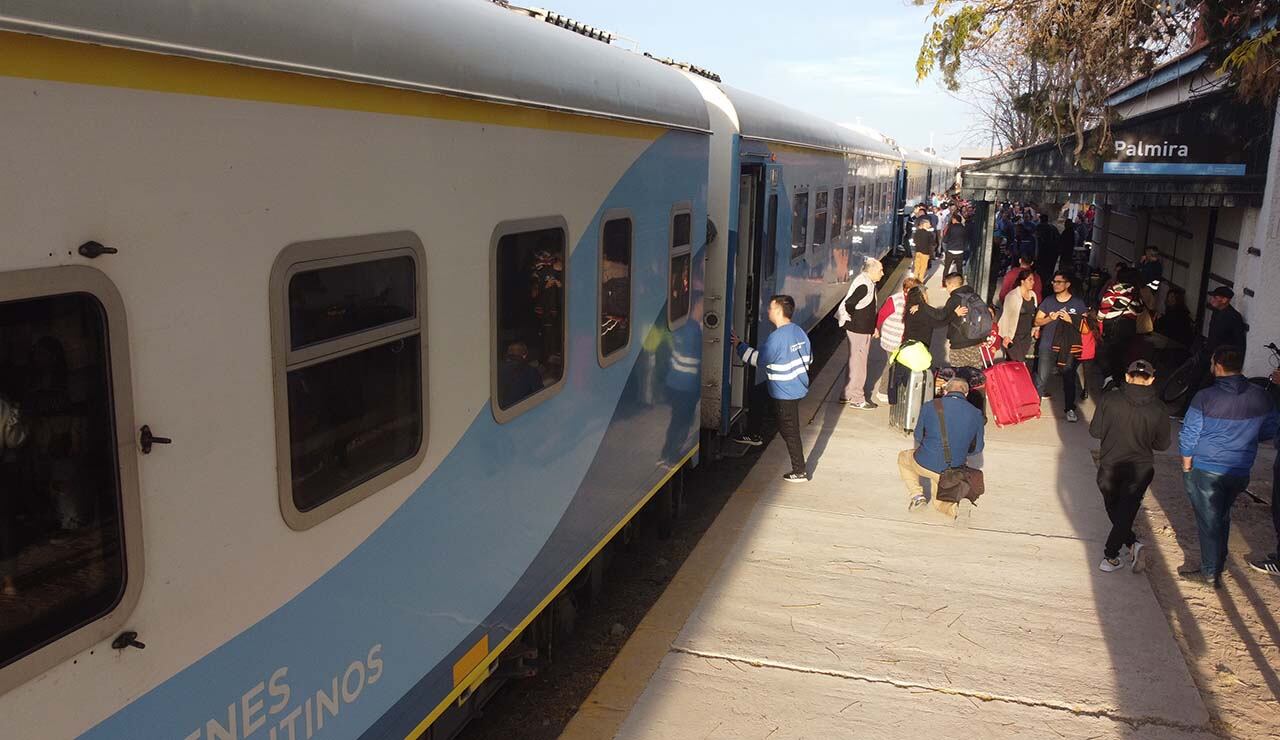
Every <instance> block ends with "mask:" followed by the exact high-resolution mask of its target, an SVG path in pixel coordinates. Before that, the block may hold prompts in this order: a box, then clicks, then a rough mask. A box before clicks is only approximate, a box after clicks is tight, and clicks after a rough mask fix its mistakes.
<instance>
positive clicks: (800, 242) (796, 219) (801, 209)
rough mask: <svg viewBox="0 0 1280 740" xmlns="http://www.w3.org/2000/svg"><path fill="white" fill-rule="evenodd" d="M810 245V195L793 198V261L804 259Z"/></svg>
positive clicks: (801, 194)
mask: <svg viewBox="0 0 1280 740" xmlns="http://www.w3.org/2000/svg"><path fill="white" fill-rule="evenodd" d="M808 243H809V194H808V193H796V194H795V195H793V196H792V197H791V259H796V258H798V257H803V256H804V253H805V251H807V246H806V245H808Z"/></svg>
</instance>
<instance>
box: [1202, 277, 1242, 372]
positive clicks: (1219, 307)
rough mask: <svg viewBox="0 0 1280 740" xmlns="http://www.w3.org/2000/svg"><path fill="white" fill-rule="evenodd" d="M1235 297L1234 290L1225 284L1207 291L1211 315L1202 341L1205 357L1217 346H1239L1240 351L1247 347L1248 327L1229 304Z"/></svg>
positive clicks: (1214, 350) (1209, 355)
mask: <svg viewBox="0 0 1280 740" xmlns="http://www.w3.org/2000/svg"><path fill="white" fill-rule="evenodd" d="M1235 297H1236V293H1235V291H1233V290H1232V289H1230V288H1228V287H1227V286H1225V285H1220V286H1218V287H1216V288H1214V289H1213V290H1211V291H1209V308H1210V309H1211V310H1212V311H1213V316H1212V317H1211V318H1210V319H1209V334H1208V336H1207V337H1206V338H1205V343H1204V351H1205V356H1206V357H1212V356H1213V353H1214V352H1216V351H1218V348H1219V347H1239V348H1240V349H1241V351H1244V350H1245V348H1247V347H1248V344H1247V339H1246V336H1247V335H1248V332H1249V327H1248V325H1246V324H1245V323H1244V317H1243V316H1241V315H1240V312H1239V311H1237V310H1236V308H1235V306H1232V305H1231V300H1232V299H1233V298H1235Z"/></svg>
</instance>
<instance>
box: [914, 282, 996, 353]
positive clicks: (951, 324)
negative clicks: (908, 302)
mask: <svg viewBox="0 0 1280 740" xmlns="http://www.w3.org/2000/svg"><path fill="white" fill-rule="evenodd" d="M972 292H974V290H973V286H972V285H961V286H960V287H959V288H956V289H955V290H953V291H951V297H950V298H947V303H946V305H944V306H943V307H942V308H934V307H933V306H931V305H929V304H927V303H926V304H923V305H921V306H920V313H923V314H927V315H928V316H929V318H931V319H932V320H933V321H935V322H936V323H939V324H944V323H945V324H946V325H947V341H948V342H950V343H951V349H967V348H969V347H976V346H978V345H979V344H982V343H983V342H985V341H987V338H986V337H983V338H981V339H969V338H968V337H966V336H965V335H964V334H963V333H961V331H960V327H961V324H962V322H961V320H960V317H959V316H956V309H957V308H958V307H959V306H960V304H961V302H963V301H964V296H965V294H966V293H972Z"/></svg>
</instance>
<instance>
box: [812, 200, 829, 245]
mask: <svg viewBox="0 0 1280 740" xmlns="http://www.w3.org/2000/svg"><path fill="white" fill-rule="evenodd" d="M830 197H831V194H830V193H828V192H827V191H825V190H821V191H819V192H817V193H814V194H813V246H814V247H815V248H818V249H821V248H822V247H824V246H826V244H827V211H828V210H829V208H828V204H829V202H830V201H829V198H830Z"/></svg>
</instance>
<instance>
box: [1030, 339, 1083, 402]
mask: <svg viewBox="0 0 1280 740" xmlns="http://www.w3.org/2000/svg"><path fill="white" fill-rule="evenodd" d="M1043 349H1044V348H1043V347H1041V350H1043ZM1054 372H1060V374H1061V375H1062V400H1063V403H1064V404H1066V405H1065V406H1064V408H1065V409H1066V410H1067V411H1070V410H1071V409H1074V408H1075V407H1076V380H1077V378H1076V360H1075V358H1072V359H1070V360H1067V366H1066V367H1063V368H1059V367H1058V361H1057V357H1056V354H1055V353H1054V352H1053V350H1052V349H1050V350H1049V351H1047V352H1045V351H1041V352H1040V358H1039V363H1038V364H1037V365H1036V390H1038V391H1040V395H1042V396H1043V395H1046V394H1048V392H1049V377H1050V376H1051V375H1052V374H1053V373H1054Z"/></svg>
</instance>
